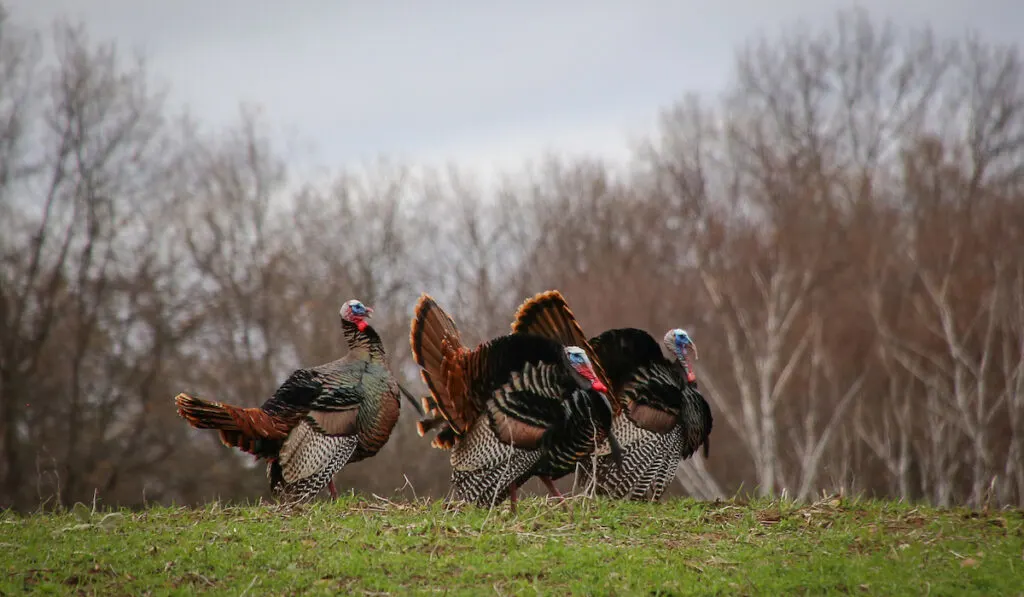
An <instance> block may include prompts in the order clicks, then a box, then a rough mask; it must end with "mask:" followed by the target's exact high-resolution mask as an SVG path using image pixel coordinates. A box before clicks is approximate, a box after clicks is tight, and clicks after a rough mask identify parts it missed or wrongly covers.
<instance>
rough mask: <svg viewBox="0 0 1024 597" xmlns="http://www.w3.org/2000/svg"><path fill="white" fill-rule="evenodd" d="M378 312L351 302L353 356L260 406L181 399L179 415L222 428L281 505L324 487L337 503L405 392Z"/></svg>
mask: <svg viewBox="0 0 1024 597" xmlns="http://www.w3.org/2000/svg"><path fill="white" fill-rule="evenodd" d="M372 313H373V310H372V309H370V308H369V307H366V306H365V305H363V303H361V302H359V301H357V300H350V301H348V302H346V303H345V304H344V305H343V306H342V308H341V310H340V312H339V314H340V316H341V327H342V331H343V333H344V335H345V340H346V342H347V344H348V349H349V351H348V354H346V355H345V356H344V357H342V358H340V359H337V360H335V361H331V362H329V363H325V364H322V365H317V366H315V367H309V368H303V369H297V370H296V371H295V372H293V373H292V374H291V376H289V377H288V379H287V380H285V382H284V383H283V384H282V385H281V387H280V388H278V390H277V391H276V392H275V393H274V395H273V396H272V397H271V398H270V399H268V400H267V401H266V402H264V403H263V405H262V406H259V407H255V408H244V407H240V406H233V405H230V404H224V403H220V402H213V401H209V400H203V399H200V398H196V397H193V396H190V395H188V394H184V393H183V394H178V396H177V397H176V398H175V403H176V404H177V406H178V414H179V415H180V416H181V417H183V418H184V419H185V420H186V421H188V423H189V424H190V425H192V426H193V427H196V428H198V429H216V430H217V431H218V432H219V434H220V439H221V442H222V443H223V444H224V445H226V446H228V447H233V448H238V449H239V450H242V451H243V452H247V453H249V454H252V455H253V456H255V457H256V458H257V459H265V460H266V461H267V476H268V478H269V479H270V488H271V491H272V493H273V494H274V495H275V496H276V497H278V498H279V499H280V500H281V501H284V502H287V503H299V502H305V501H308V500H310V499H312V498H313V497H315V496H316V494H317V493H319V492H320V491H321V490H322V489H323V488H324V486H327V488H328V490H329V491H330V493H331V496H332V497H337V491H336V489H335V487H334V480H333V478H334V475H335V474H336V473H337V472H338V471H340V470H341V469H342V468H343V467H344V466H345V465H346V464H348V463H351V462H357V461H359V460H363V459H365V458H368V457H371V456H373V455H375V454H376V453H377V452H378V451H380V449H381V448H382V447H383V446H384V444H385V443H386V442H387V441H388V438H389V437H390V435H391V431H392V430H393V429H394V426H395V423H396V422H397V421H398V416H399V393H400V392H401V391H402V389H401V388H400V386H399V384H398V382H397V381H396V379H395V378H394V376H393V375H392V374H391V371H390V370H389V369H388V358H387V354H386V352H385V350H384V345H383V343H382V342H381V339H380V336H378V335H377V332H376V331H374V329H373V328H372V327H371V326H370V325H369V324H368V323H367V321H366V320H367V319H368V318H369V317H370V316H371V314H372ZM403 393H404V392H403ZM406 395H407V397H408V394H406ZM409 398H410V400H411V397H409ZM414 405H415V404H414ZM415 406H416V407H417V408H418V407H419V405H415Z"/></svg>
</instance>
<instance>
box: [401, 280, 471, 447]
mask: <svg viewBox="0 0 1024 597" xmlns="http://www.w3.org/2000/svg"><path fill="white" fill-rule="evenodd" d="M409 343H410V345H411V347H412V357H413V360H414V361H416V364H417V365H419V366H420V375H421V376H422V377H423V382H424V383H426V384H427V387H428V388H429V389H430V394H431V396H432V398H433V402H434V405H431V406H435V405H436V407H437V410H438V411H439V412H440V414H441V415H442V416H444V418H445V420H447V421H448V422H449V423H450V424H451V425H452V427H453V428H454V429H455V430H456V431H457V432H461V431H462V430H464V429H467V428H468V423H470V422H472V420H473V419H474V418H475V412H472V410H473V406H472V403H470V402H469V401H468V400H467V397H466V395H465V387H464V381H463V375H464V373H465V372H464V371H463V370H462V367H463V356H464V355H465V354H467V352H468V351H467V350H466V348H465V347H464V346H463V345H462V338H461V336H460V334H459V330H458V328H457V327H456V326H455V322H454V321H453V320H452V318H451V317H450V316H449V315H448V314H447V313H445V312H444V310H443V309H442V308H441V307H440V306H439V305H438V304H437V303H436V302H434V299H433V298H431V297H430V296H429V295H427V294H423V295H421V296H420V299H419V301H417V303H416V309H415V311H414V313H413V319H412V325H411V328H410V330H409ZM424 406H428V404H427V403H426V401H424Z"/></svg>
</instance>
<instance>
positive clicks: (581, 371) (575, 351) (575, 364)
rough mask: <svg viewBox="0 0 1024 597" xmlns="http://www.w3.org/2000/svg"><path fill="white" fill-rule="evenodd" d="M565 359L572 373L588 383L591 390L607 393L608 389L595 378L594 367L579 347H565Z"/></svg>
mask: <svg viewBox="0 0 1024 597" xmlns="http://www.w3.org/2000/svg"><path fill="white" fill-rule="evenodd" d="M565 357H566V359H567V360H568V361H569V366H570V367H572V369H573V371H575V372H576V373H577V374H578V375H579V376H580V377H582V378H583V379H585V380H586V381H587V382H589V384H590V388H591V389H593V390H597V391H598V392H607V391H608V387H607V386H605V385H604V384H603V383H601V380H600V379H598V378H597V373H595V372H594V366H593V365H592V364H591V363H590V358H589V357H587V353H586V351H585V350H583V349H582V348H580V347H579V346H566V347H565Z"/></svg>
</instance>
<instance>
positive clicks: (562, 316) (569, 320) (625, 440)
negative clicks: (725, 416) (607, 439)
mask: <svg viewBox="0 0 1024 597" xmlns="http://www.w3.org/2000/svg"><path fill="white" fill-rule="evenodd" d="M512 329H513V331H514V332H523V333H530V334H536V335H541V336H545V337H548V338H552V339H554V340H557V341H559V342H562V343H571V344H575V345H578V346H580V347H582V348H583V349H584V350H586V351H587V353H588V354H589V356H590V358H591V361H592V362H593V363H594V368H595V369H596V370H598V371H599V372H600V373H601V375H602V376H604V378H605V379H606V380H607V381H608V385H609V389H610V393H611V396H612V400H613V402H614V403H615V404H617V405H619V404H621V406H622V408H621V412H620V413H618V414H617V416H616V417H615V420H614V422H613V424H612V432H613V434H614V435H615V437H617V438H618V440H619V441H620V442H621V443H622V446H623V451H624V454H623V456H622V460H621V463H620V462H618V459H617V458H613V457H612V455H611V454H610V450H609V449H608V448H607V447H604V448H603V449H602V450H599V451H598V453H597V454H596V455H595V458H594V460H593V461H592V462H581V463H580V464H579V466H578V467H577V470H576V486H577V487H579V488H584V487H587V486H588V485H590V484H591V483H593V484H594V486H595V489H596V492H597V493H598V494H602V495H609V496H611V497H616V498H629V499H634V500H645V499H649V500H652V501H657V500H658V499H660V498H661V495H662V493H663V492H664V491H665V488H666V487H667V486H668V483H669V482H670V481H671V479H672V478H673V477H674V476H675V474H676V470H677V468H678V466H679V463H680V461H682V460H684V459H686V458H689V457H690V456H691V455H692V454H693V453H694V452H695V451H696V450H697V449H698V448H700V447H701V446H703V448H704V456H705V458H706V457H707V456H708V447H709V441H708V440H709V436H710V434H711V427H712V416H711V408H710V406H709V405H708V403H707V401H706V400H705V399H704V397H703V396H702V395H701V393H700V392H699V391H698V389H697V383H696V377H695V375H694V372H693V368H692V366H691V363H690V353H691V351H692V352H694V353H695V351H696V346H695V345H694V343H693V341H692V340H691V339H690V337H689V335H688V334H687V333H686V332H685V331H683V330H681V329H673V330H670V331H669V332H668V333H667V334H665V337H664V340H663V344H664V346H665V347H666V348H667V349H668V351H669V353H670V354H671V355H672V358H671V359H667V358H665V357H664V356H663V354H662V351H661V347H660V346H659V345H658V342H657V341H656V340H655V339H654V338H653V337H651V335H650V334H648V333H647V332H645V331H643V330H640V329H636V328H618V329H612V330H608V331H606V332H604V333H602V334H600V335H598V336H595V337H593V338H590V339H589V340H588V339H587V338H586V336H585V335H584V333H583V330H582V328H581V327H580V325H579V323H578V322H577V321H576V317H575V316H574V315H573V312H572V310H571V309H569V305H568V304H567V303H566V301H565V298H564V297H563V296H562V294H561V293H560V292H558V291H557V290H555V291H548V292H542V293H540V294H538V295H536V296H534V297H533V298H531V299H529V300H527V301H526V302H524V303H523V305H522V306H521V307H520V308H519V310H518V312H517V313H516V319H515V322H514V323H513V324H512Z"/></svg>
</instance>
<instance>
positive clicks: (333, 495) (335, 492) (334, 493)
mask: <svg viewBox="0 0 1024 597" xmlns="http://www.w3.org/2000/svg"><path fill="white" fill-rule="evenodd" d="M327 491H330V492H331V499H334V500H336V499H338V489H337V488H336V487H335V486H334V479H331V480H330V481H328V482H327Z"/></svg>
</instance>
